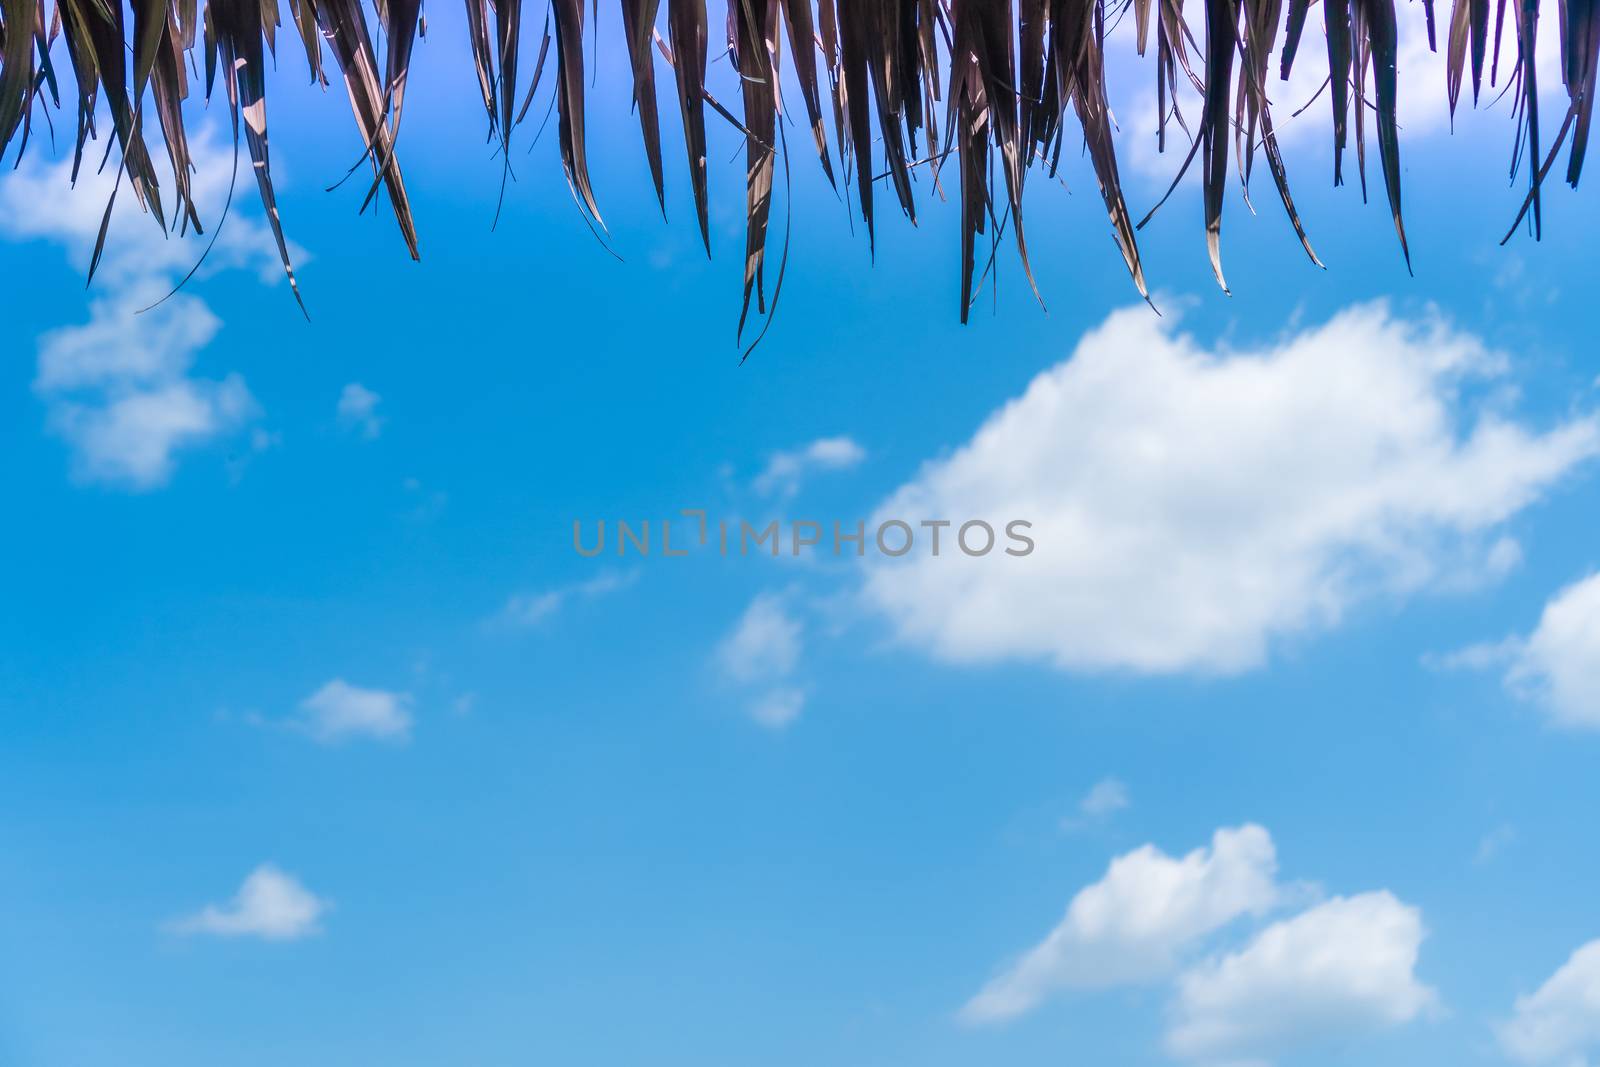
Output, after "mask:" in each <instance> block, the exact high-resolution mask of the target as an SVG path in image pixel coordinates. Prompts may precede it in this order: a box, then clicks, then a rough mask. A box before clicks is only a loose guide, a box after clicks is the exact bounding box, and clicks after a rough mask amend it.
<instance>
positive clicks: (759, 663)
mask: <svg viewBox="0 0 1600 1067" xmlns="http://www.w3.org/2000/svg"><path fill="white" fill-rule="evenodd" d="M802 633H803V627H802V625H801V623H800V620H799V619H797V618H795V617H794V615H793V614H792V613H791V612H790V610H789V605H788V603H787V601H786V600H785V598H784V597H782V596H780V595H777V594H773V593H763V594H761V595H760V596H757V597H756V598H755V599H754V600H752V601H751V602H750V606H749V607H748V608H746V609H745V612H744V614H743V615H741V616H740V617H739V621H738V623H737V624H735V626H734V628H733V631H732V632H731V633H729V634H728V635H727V636H726V637H724V638H723V639H722V642H721V643H720V644H719V645H718V646H717V651H716V657H715V659H716V664H717V667H718V669H719V671H720V672H721V674H722V675H723V677H724V678H726V679H727V680H728V681H730V682H734V683H736V684H738V685H740V686H744V687H747V688H759V689H761V692H759V693H758V694H757V696H756V697H755V698H754V699H753V700H752V701H751V702H750V704H749V708H748V710H749V713H750V717H751V718H752V719H754V720H755V721H756V722H758V723H760V724H761V725H762V726H766V727H769V728H772V729H778V728H781V727H784V726H787V725H789V724H790V723H791V722H793V721H794V720H795V719H797V718H799V717H800V712H801V711H802V710H803V709H804V707H805V691H804V690H803V689H801V688H799V687H798V686H795V685H793V684H790V682H789V679H790V678H791V677H792V676H793V674H794V672H795V668H796V667H797V666H798V665H799V663H800V653H801V650H802V648H803V644H804V642H803V638H802Z"/></svg>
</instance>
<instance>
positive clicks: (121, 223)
mask: <svg viewBox="0 0 1600 1067" xmlns="http://www.w3.org/2000/svg"><path fill="white" fill-rule="evenodd" d="M191 147H192V149H193V155H194V159H195V165H196V172H195V174H194V176H193V189H194V194H195V201H196V203H197V205H198V206H199V209H200V211H201V215H202V218H204V219H206V220H208V221H210V222H212V223H213V224H215V223H217V222H218V221H220V218H221V214H222V205H223V202H224V201H225V199H226V196H227V190H228V183H229V175H230V170H231V167H232V164H233V154H232V150H231V148H227V147H224V146H222V145H221V144H220V143H219V142H218V139H217V137H216V136H215V133H214V131H212V130H211V129H210V128H207V129H205V130H203V131H202V132H201V133H200V134H199V135H198V136H197V137H195V138H194V139H193V140H192V141H191ZM244 166H245V168H246V169H248V166H249V161H248V159H247V160H246V161H245V163H244ZM70 167H71V163H70V161H69V160H63V161H61V162H59V163H52V162H50V161H49V160H48V159H46V158H45V156H44V154H43V153H37V154H34V155H30V156H29V157H27V158H26V159H24V160H23V161H22V163H21V165H20V166H19V167H18V168H17V169H16V170H15V171H13V172H11V173H9V174H7V175H5V176H4V177H0V236H3V237H5V238H8V239H10V240H17V241H25V240H48V241H52V242H55V243H57V244H60V245H62V246H64V248H65V250H66V252H67V256H68V258H69V259H70V260H71V261H72V262H73V264H74V265H76V266H77V267H78V268H79V269H84V270H86V269H87V267H88V264H89V260H90V256H91V253H92V250H93V248H94V243H95V238H96V235H97V233H98V231H99V227H100V221H101V215H102V212H103V211H104V209H105V205H106V203H107V201H108V199H109V198H110V196H111V191H112V185H113V183H114V181H115V176H116V169H115V168H112V167H108V168H106V169H104V170H103V171H97V170H95V169H94V168H93V167H92V166H86V167H85V168H84V169H83V172H82V173H80V175H79V178H78V181H77V183H76V186H75V187H74V185H73V183H72V182H71V181H70V180H69V177H70ZM125 185H126V183H124V186H125ZM246 211H247V209H246V208H245V207H243V206H242V205H241V204H240V203H238V202H236V203H235V205H234V208H233V211H232V212H231V213H230V217H229V218H228V220H227V222H226V224H225V225H224V226H223V227H222V229H221V231H220V233H219V234H218V235H217V240H216V244H215V245H214V246H213V247H212V249H211V252H210V254H209V255H208V256H207V257H206V260H205V263H204V264H203V266H202V267H201V269H200V270H199V271H198V272H197V276H198V277H204V276H207V275H210V274H214V273H216V272H217V271H220V270H224V269H243V270H251V271H255V272H256V273H257V274H258V275H259V276H260V277H261V278H262V280H263V281H264V282H266V283H276V282H277V281H278V280H279V278H280V277H281V268H280V266H279V260H278V254H277V250H276V247H275V245H274V244H273V240H272V237H271V234H270V232H269V231H268V230H267V228H266V226H264V225H263V224H262V223H260V222H259V221H257V220H256V219H254V218H251V217H250V216H249V215H248V214H247V213H246ZM210 236H211V235H210V234H209V233H208V234H207V235H206V236H205V237H204V238H202V239H198V240H191V241H182V240H176V239H169V238H168V237H167V236H166V235H165V234H164V232H163V231H162V230H161V229H160V227H158V226H156V225H155V223H154V222H153V221H152V220H151V219H149V218H147V217H142V213H141V212H140V211H139V210H138V207H137V202H136V200H135V198H134V196H133V195H132V194H131V193H130V192H129V191H128V190H127V189H126V188H125V187H124V188H123V189H122V191H121V193H120V195H119V196H118V197H117V206H116V210H115V211H114V212H113V215H112V226H111V231H110V235H109V237H108V239H107V242H106V250H105V255H104V258H103V259H102V260H101V263H100V267H99V272H98V273H97V274H96V276H95V280H94V284H95V286H96V289H97V291H98V293H99V294H100V295H98V296H96V297H95V298H94V299H92V300H91V301H90V304H89V319H88V321H87V322H83V323H78V324H74V325H70V326H63V327H60V328H57V329H54V330H51V331H49V332H47V333H46V334H44V335H43V336H42V337H41V338H40V339H39V359H38V372H37V374H36V375H35V378H34V390H35V392H36V393H37V394H38V395H39V397H40V398H41V399H42V400H43V401H44V403H45V405H46V408H47V413H48V418H47V422H48V424H49V426H50V427H51V429H52V431H53V432H55V433H57V434H59V435H60V436H61V437H62V438H63V439H65V440H66V441H67V442H68V444H70V445H71V446H72V449H73V469H74V473H75V475H76V476H77V477H78V478H80V479H82V480H85V481H95V482H104V483H107V484H110V485H113V486H117V487H120V488H124V489H131V490H148V489H153V488H156V487H159V486H161V485H164V484H166V482H167V481H168V480H169V479H170V478H171V476H172V473H173V469H174V466H175V461H176V456H177V454H178V453H179V452H180V451H182V450H184V449H189V448H195V447H198V446H200V445H203V444H205V443H207V442H210V441H214V440H217V439H219V438H222V437H225V436H228V435H231V434H234V433H236V432H238V431H240V430H241V429H242V428H244V427H245V426H247V425H248V424H249V423H250V422H251V421H253V420H254V419H255V418H256V417H257V416H258V414H259V412H258V409H257V407H256V404H255V401H254V399H253V398H252V397H251V395H250V392H249V390H248V388H247V387H246V386H245V383H244V381H243V379H242V378H240V377H239V376H238V375H236V374H228V375H224V376H223V377H222V378H220V379H211V378H203V377H196V376H193V375H192V374H191V370H192V368H193V366H194V363H195V361H196V357H197V355H198V354H199V353H200V352H201V351H202V350H203V349H205V348H206V346H207V345H209V344H210V343H211V342H212V341H213V340H214V339H215V337H216V335H217V333H218V331H219V330H220V329H221V326H222V322H221V320H220V319H219V318H218V317H217V316H216V315H215V314H214V313H213V312H212V311H211V309H210V308H209V307H207V305H206V304H205V302H204V301H202V300H201V299H200V298H199V297H197V296H195V295H194V294H193V292H192V291H184V292H180V293H178V294H176V295H174V296H172V297H170V298H169V299H167V300H166V301H165V302H163V303H160V304H159V306H156V307H154V308H153V309H152V310H149V311H144V312H143V313H141V309H143V308H147V307H150V305H153V304H156V303H157V302H158V301H160V300H161V298H162V297H164V296H166V295H167V294H168V293H169V292H170V291H171V290H172V288H173V286H174V285H175V284H176V283H177V281H178V279H179V278H181V277H182V276H183V275H184V274H185V273H187V272H188V270H189V268H190V267H191V266H193V265H194V263H195V262H196V261H197V260H199V259H200V256H201V253H202V251H203V250H204V248H205V243H204V242H205V241H209V240H210ZM293 251H294V252H295V253H296V254H297V255H300V251H299V250H298V249H294V250H293Z"/></svg>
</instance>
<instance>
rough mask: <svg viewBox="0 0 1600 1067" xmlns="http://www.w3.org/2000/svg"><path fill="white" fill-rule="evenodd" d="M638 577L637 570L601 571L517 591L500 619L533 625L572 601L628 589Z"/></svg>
mask: <svg viewBox="0 0 1600 1067" xmlns="http://www.w3.org/2000/svg"><path fill="white" fill-rule="evenodd" d="M638 580H639V572H638V571H602V572H600V573H599V574H597V575H595V576H594V577H593V578H589V579H586V580H584V581H581V582H575V583H573V584H572V585H567V586H562V587H561V588H559V589H547V590H545V591H543V592H537V593H517V594H515V595H514V596H512V597H511V598H510V599H509V600H507V601H506V606H505V607H504V608H502V609H501V610H500V621H501V622H504V623H508V624H510V625H512V626H536V625H538V624H539V623H541V622H544V621H545V620H546V619H549V618H550V617H551V616H553V615H555V614H556V612H558V611H560V610H561V608H562V606H563V605H565V604H567V603H568V602H569V601H571V600H575V599H576V600H593V599H595V598H596V597H602V596H608V595H610V594H611V593H616V592H620V591H621V590H623V589H627V588H629V587H630V586H632V585H633V584H634V583H635V582H637V581H638Z"/></svg>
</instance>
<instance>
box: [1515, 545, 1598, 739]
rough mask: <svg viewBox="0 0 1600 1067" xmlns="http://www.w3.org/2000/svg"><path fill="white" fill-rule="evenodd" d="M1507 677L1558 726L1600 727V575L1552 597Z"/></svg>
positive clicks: (1521, 643) (1520, 644)
mask: <svg viewBox="0 0 1600 1067" xmlns="http://www.w3.org/2000/svg"><path fill="white" fill-rule="evenodd" d="M1506 681H1507V683H1508V684H1509V685H1511V687H1512V688H1513V690H1514V691H1516V692H1518V693H1521V694H1523V695H1524V696H1526V697H1528V698H1529V699H1532V700H1535V701H1537V702H1538V703H1539V705H1540V706H1541V707H1543V708H1544V709H1545V710H1546V711H1547V712H1548V713H1549V715H1550V718H1551V720H1552V721H1554V722H1555V723H1556V724H1557V725H1560V726H1573V727H1582V728H1585V729H1591V730H1592V729H1600V574H1595V575H1591V576H1590V577H1588V578H1585V579H1584V580H1583V581H1581V582H1578V583H1576V584H1574V585H1570V586H1568V587H1567V588H1565V589H1563V590H1561V592H1559V593H1557V594H1556V595H1555V596H1554V597H1552V598H1551V599H1550V602H1549V603H1548V604H1546V605H1545V608H1544V614H1543V615H1542V616H1540V618H1539V625H1538V626H1537V627H1535V628H1534V631H1533V633H1532V634H1530V635H1529V636H1528V637H1527V638H1526V639H1525V640H1522V641H1519V642H1517V645H1516V653H1515V658H1514V660H1513V661H1512V664H1511V667H1510V669H1509V671H1508V672H1507V674H1506Z"/></svg>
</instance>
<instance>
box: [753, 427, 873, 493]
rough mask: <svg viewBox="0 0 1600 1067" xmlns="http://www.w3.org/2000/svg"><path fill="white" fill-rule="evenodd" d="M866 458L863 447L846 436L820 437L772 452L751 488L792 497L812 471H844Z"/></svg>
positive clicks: (760, 491) (759, 491)
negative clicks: (784, 450)
mask: <svg viewBox="0 0 1600 1067" xmlns="http://www.w3.org/2000/svg"><path fill="white" fill-rule="evenodd" d="M866 458H867V452H866V449H864V448H862V447H861V446H860V445H858V444H856V443H855V441H853V440H851V439H850V438H848V437H821V438H818V439H817V440H815V441H812V442H811V443H810V444H809V445H806V446H805V447H803V448H797V449H794V450H792V451H788V452H777V453H774V454H773V456H772V458H771V459H769V460H768V461H767V466H766V468H765V469H764V470H763V471H762V472H761V473H760V474H759V475H757V476H756V480H755V490H756V492H758V493H762V494H764V495H770V494H773V493H777V494H781V495H783V496H793V495H794V494H796V493H798V492H799V491H800V483H801V480H802V479H803V478H804V477H805V476H806V475H808V474H810V473H812V472H813V471H826V470H845V469H848V468H850V467H854V466H856V465H857V464H858V463H860V462H861V461H862V460H864V459H866Z"/></svg>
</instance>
